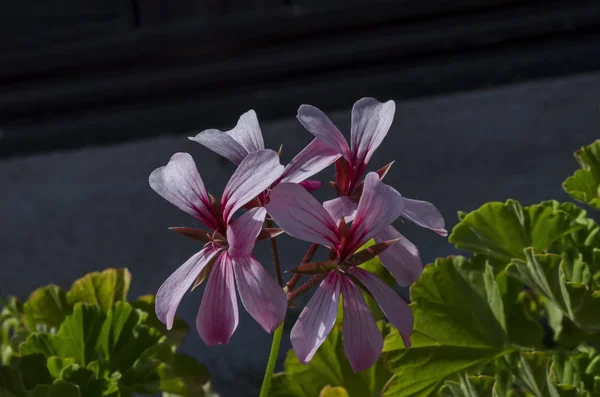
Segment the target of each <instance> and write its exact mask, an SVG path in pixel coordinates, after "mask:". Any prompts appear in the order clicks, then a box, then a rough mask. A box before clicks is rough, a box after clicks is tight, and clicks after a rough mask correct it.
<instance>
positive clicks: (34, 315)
mask: <svg viewBox="0 0 600 397" xmlns="http://www.w3.org/2000/svg"><path fill="white" fill-rule="evenodd" d="M23 311H24V313H23V321H24V323H25V325H26V326H27V328H28V329H29V331H30V332H35V331H36V330H38V327H40V326H43V327H46V328H55V329H58V327H60V324H61V323H62V322H63V320H64V319H65V317H66V316H67V315H68V314H70V313H71V305H69V304H68V303H67V297H66V294H65V292H64V291H63V290H62V289H61V288H60V287H58V286H56V285H48V286H46V287H42V288H38V289H36V290H35V291H33V293H32V294H31V295H29V298H28V299H27V302H25V304H24V306H23Z"/></svg>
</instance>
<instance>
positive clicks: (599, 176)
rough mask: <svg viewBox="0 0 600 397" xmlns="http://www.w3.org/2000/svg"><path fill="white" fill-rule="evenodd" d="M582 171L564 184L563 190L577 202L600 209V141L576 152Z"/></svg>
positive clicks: (576, 172) (578, 171) (577, 172)
mask: <svg viewBox="0 0 600 397" xmlns="http://www.w3.org/2000/svg"><path fill="white" fill-rule="evenodd" d="M575 158H576V159H577V161H578V162H579V165H580V166H581V169H579V170H577V171H575V173H574V174H573V176H570V177H569V178H567V180H566V181H565V182H564V183H563V189H564V190H565V191H566V192H567V193H568V194H569V195H571V197H573V198H574V199H575V200H579V201H582V202H584V203H587V204H588V205H590V206H591V207H593V208H596V209H600V140H597V141H595V142H594V143H592V144H591V145H588V146H584V147H582V148H581V149H580V150H578V151H577V152H575Z"/></svg>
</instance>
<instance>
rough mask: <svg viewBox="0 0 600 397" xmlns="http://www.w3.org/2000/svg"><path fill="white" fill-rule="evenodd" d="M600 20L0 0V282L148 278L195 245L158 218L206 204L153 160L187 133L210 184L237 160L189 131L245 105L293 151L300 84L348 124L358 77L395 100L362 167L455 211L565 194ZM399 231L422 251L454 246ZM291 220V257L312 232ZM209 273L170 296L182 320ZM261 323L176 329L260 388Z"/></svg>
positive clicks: (196, 1)
mask: <svg viewBox="0 0 600 397" xmlns="http://www.w3.org/2000/svg"><path fill="white" fill-rule="evenodd" d="M599 39H600V3H598V1H583V0H573V1H569V2H566V1H544V2H540V1H519V0H453V1H426V0H423V1H415V0H396V1H364V0H362V1H361V0H346V1H316V0H263V1H242V0H227V1H214V0H213V1H208V0H204V1H203V0H119V1H117V0H112V1H111V0H87V1H79V0H55V1H52V2H42V1H39V0H19V1H8V0H3V1H1V2H0V88H1V90H0V186H2V190H1V192H2V193H1V194H0V221H1V222H2V226H3V227H2V229H1V231H0V255H1V258H2V276H1V278H0V279H1V280H2V293H3V295H4V294H14V295H17V296H20V297H23V298H24V297H26V296H27V294H28V293H29V292H31V291H32V290H33V289H34V288H37V287H39V286H41V285H44V284H47V283H49V282H54V283H57V284H59V285H62V286H64V287H68V286H69V285H70V283H71V282H72V281H73V280H74V279H76V278H78V277H80V276H81V275H83V274H84V273H85V272H88V271H93V270H99V269H102V268H105V267H128V268H129V269H131V271H132V272H133V286H132V295H140V294H144V293H151V292H155V291H156V289H157V288H158V287H159V286H160V284H161V283H162V281H164V279H165V278H166V277H167V276H168V275H169V274H170V273H171V272H172V271H173V270H175V269H176V268H177V266H179V265H180V264H181V263H183V262H184V261H185V260H186V259H187V258H188V257H189V256H191V255H192V254H193V253H194V252H195V251H196V250H197V249H198V248H199V247H198V246H197V245H196V244H194V242H192V241H189V240H186V239H185V238H183V237H180V236H177V235H174V234H173V233H170V232H168V231H167V229H166V228H167V227H168V226H183V225H186V226H198V223H197V222H196V221H195V220H193V219H192V218H190V217H188V216H186V215H185V214H183V213H181V212H180V211H178V210H177V209H175V208H174V207H172V206H171V205H169V204H168V203H167V202H165V201H164V200H162V199H161V198H160V197H158V196H157V195H156V194H155V193H153V192H152V190H151V189H150V188H149V186H148V182H147V180H148V175H149V174H150V172H151V171H152V170H153V169H154V168H156V167H158V166H161V165H163V164H165V163H166V162H167V161H168V159H169V157H170V156H171V154H173V153H174V152H176V151H188V152H190V153H191V154H192V155H193V156H194V158H195V159H196V162H197V164H198V167H199V168H200V172H201V174H202V176H203V178H204V180H205V183H206V185H207V186H208V188H209V190H211V191H212V192H213V193H215V194H217V195H218V194H220V192H221V191H222V190H221V189H222V188H223V186H224V185H225V183H226V181H227V179H228V177H229V175H230V174H231V172H232V171H233V169H234V168H233V166H232V165H231V164H229V163H228V162H227V161H224V160H223V159H220V158H219V157H218V156H217V155H215V154H213V153H210V152H208V151H207V150H206V149H204V148H203V147H201V146H200V145H198V144H196V143H193V142H190V141H188V140H187V136H192V135H195V134H196V133H197V132H199V131H201V130H203V129H206V128H220V129H229V128H231V127H233V126H234V125H235V122H236V120H237V118H238V117H239V115H240V114H241V113H243V112H244V111H246V110H248V109H250V108H253V109H255V110H256V111H257V113H258V116H259V119H260V121H261V126H262V128H263V133H264V135H265V140H266V144H267V146H268V147H271V148H274V149H276V148H278V147H279V145H280V143H283V144H284V151H283V156H284V159H285V160H286V161H287V160H289V159H291V158H292V157H293V156H294V155H295V154H296V153H297V152H298V151H300V150H301V149H302V145H304V144H306V143H308V142H309V141H310V139H311V136H310V134H309V133H308V132H306V131H305V130H304V129H303V128H302V127H301V126H300V124H299V123H298V122H297V121H296V120H295V117H294V116H295V114H296V110H297V108H298V106H299V105H300V104H302V103H309V104H312V105H315V106H318V107H320V108H321V109H323V110H324V111H326V112H327V113H328V114H329V115H330V116H331V118H332V120H333V121H334V122H335V123H336V124H337V125H338V126H339V127H340V129H341V130H342V131H344V132H345V133H346V134H347V133H348V132H349V125H350V109H351V107H352V104H353V103H354V102H355V101H356V100H357V99H359V98H360V97H362V96H374V97H376V98H378V99H380V100H387V99H394V100H396V102H397V112H396V117H395V121H394V124H393V126H392V129H391V131H390V133H389V135H388V137H387V139H386V141H385V142H384V145H383V146H382V147H381V148H380V149H379V150H378V152H377V154H376V156H375V158H374V161H373V164H372V167H373V169H375V168H376V167H378V166H381V165H383V164H386V163H388V162H389V161H391V160H396V163H395V164H394V166H393V168H392V170H391V172H390V174H388V176H387V179H386V181H387V182H388V183H390V184H392V185H394V186H395V187H396V188H397V189H398V190H399V191H400V192H402V193H403V194H404V195H405V196H407V197H411V198H419V199H423V200H428V201H431V202H433V203H435V204H436V205H437V206H438V208H440V210H441V211H442V213H443V214H444V215H445V217H446V220H447V223H448V226H449V228H451V227H452V226H453V225H454V224H455V223H456V211H457V210H464V211H468V210H472V209H475V208H477V207H478V206H479V205H481V204H482V203H484V202H485V201H490V200H505V199H507V198H515V199H518V200H520V201H522V202H523V203H525V204H531V203H533V202H536V201H541V200H544V199H559V200H566V199H567V197H566V195H565V194H564V193H563V192H562V190H561V187H560V184H561V182H562V181H563V180H564V179H565V178H566V177H567V176H568V175H570V174H571V173H572V172H573V170H574V169H575V168H576V167H577V164H576V162H575V161H574V159H573V158H572V152H573V151H574V150H575V149H577V148H578V147H580V146H581V145H584V144H587V143H589V142H591V141H592V140H594V139H596V138H597V137H598V135H599V134H598V131H599V127H600V126H599V123H600V112H599V109H600V108H599V105H600V97H599V96H600V73H599V72H598V71H599V70H600V40H599ZM320 177H321V178H322V179H327V178H330V174H329V173H327V172H324V173H323V174H322V175H320ZM330 194H331V192H329V191H328V190H327V189H326V188H324V189H322V191H320V192H319V193H318V195H319V196H320V197H321V198H325V197H328V196H327V195H330ZM329 197H330V196H329ZM403 231H404V232H405V234H406V235H407V236H408V237H409V238H410V239H412V240H413V241H414V242H415V243H416V244H417V245H418V246H419V248H420V249H421V252H422V257H423V260H424V262H429V261H431V260H433V259H434V258H435V257H437V256H441V255H447V254H449V253H452V252H454V250H453V249H452V247H451V246H450V245H449V244H448V243H447V242H446V241H445V240H444V239H442V238H441V237H438V236H436V235H434V234H433V233H428V232H426V231H424V230H420V229H418V228H416V227H412V226H411V225H406V227H405V229H404V230H403ZM281 240H282V241H281V245H282V252H283V254H284V258H285V259H284V263H285V264H286V268H287V267H291V266H292V265H293V264H295V263H297V262H298V261H299V259H300V258H301V256H302V254H303V252H304V250H305V248H306V247H305V246H304V245H303V244H298V243H294V244H292V242H291V240H290V239H287V238H285V237H283V238H282V239H281ZM267 245H268V244H267ZM267 245H265V244H259V245H258V247H257V253H258V256H259V258H260V259H261V260H262V262H263V263H264V264H265V266H266V267H268V268H270V263H269V260H270V259H269V253H268V246H267ZM201 294H202V292H201V290H198V291H195V292H194V293H192V294H189V295H188V296H187V297H186V298H185V299H184V301H183V303H182V305H181V306H180V311H179V313H180V314H181V316H182V317H183V318H184V319H185V320H187V321H188V323H190V324H192V325H193V323H194V319H195V315H196V311H197V308H198V305H199V302H200V298H201ZM297 314H298V313H297V312H292V313H291V316H297ZM286 340H287V337H286ZM286 343H287V347H289V342H286ZM269 344H270V336H269V335H267V334H265V333H264V332H262V331H261V330H260V329H259V327H258V325H256V324H255V323H254V322H253V321H252V320H251V319H249V318H248V316H247V315H245V314H241V319H240V325H239V328H238V332H236V334H234V337H233V339H232V341H231V343H230V344H229V345H228V346H224V347H216V348H207V347H206V346H204V344H203V343H202V342H201V340H200V338H199V337H198V336H197V335H196V334H195V333H194V332H192V333H191V334H190V336H189V337H188V341H187V343H186V345H185V347H184V349H185V351H186V352H188V353H191V354H193V355H194V356H196V357H197V358H198V359H200V360H201V361H203V362H205V363H206V364H207V365H209V367H210V369H211V371H212V373H213V378H214V383H215V387H216V388H217V390H218V391H219V392H221V395H222V396H225V397H228V396H253V395H257V386H258V385H259V384H260V380H261V377H262V372H263V369H264V366H265V363H266V360H267V351H268V346H269ZM287 347H286V349H287ZM286 349H284V350H286Z"/></svg>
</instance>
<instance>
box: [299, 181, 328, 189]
mask: <svg viewBox="0 0 600 397" xmlns="http://www.w3.org/2000/svg"><path fill="white" fill-rule="evenodd" d="M298 184H299V185H300V186H302V187H303V188H305V189H306V190H308V191H309V192H312V191H314V190H318V189H320V188H321V186H323V182H321V181H317V180H314V179H307V180H305V181H302V182H299V183H298Z"/></svg>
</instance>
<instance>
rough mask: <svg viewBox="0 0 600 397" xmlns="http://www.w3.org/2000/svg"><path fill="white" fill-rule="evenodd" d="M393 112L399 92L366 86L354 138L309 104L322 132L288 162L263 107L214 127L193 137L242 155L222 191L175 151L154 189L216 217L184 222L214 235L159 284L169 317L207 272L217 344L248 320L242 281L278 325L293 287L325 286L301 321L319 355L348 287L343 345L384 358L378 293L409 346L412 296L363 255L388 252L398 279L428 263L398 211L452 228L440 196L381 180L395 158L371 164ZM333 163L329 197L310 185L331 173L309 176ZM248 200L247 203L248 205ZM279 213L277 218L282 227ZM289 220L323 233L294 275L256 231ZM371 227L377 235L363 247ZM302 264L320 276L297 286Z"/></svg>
mask: <svg viewBox="0 0 600 397" xmlns="http://www.w3.org/2000/svg"><path fill="white" fill-rule="evenodd" d="M394 112H395V104H394V102H393V101H387V102H385V103H380V102H378V101H377V100H375V99H373V98H363V99H361V100H359V101H358V102H356V103H355V104H354V107H353V109H352V125H351V131H350V144H348V142H347V141H346V138H344V136H343V134H342V133H341V132H340V131H339V130H338V129H337V128H336V126H335V125H334V124H333V123H332V122H331V120H330V119H329V118H328V117H327V116H326V115H325V114H324V113H323V112H322V111H320V110H319V109H317V108H316V107H313V106H310V105H302V106H300V109H299V110H298V116H297V117H298V120H299V121H300V123H302V125H303V126H304V127H305V128H306V129H307V130H308V131H309V132H310V133H311V134H313V135H314V137H315V139H313V141H312V142H310V143H309V144H308V145H307V146H306V147H305V148H304V149H303V150H302V151H301V152H300V153H298V155H297V156H296V157H294V159H292V161H291V162H290V163H289V164H288V165H287V166H285V167H284V166H283V165H281V163H280V157H279V155H278V153H277V152H275V151H273V150H271V149H265V146H264V141H263V137H262V133H261V130H260V126H259V124H258V119H257V117H256V113H255V112H254V111H253V110H250V111H248V112H247V113H244V114H243V115H242V116H241V117H240V119H239V121H238V123H237V125H236V126H235V128H233V129H232V130H229V131H224V132H223V131H219V130H215V129H210V130H206V131H203V132H200V133H199V134H198V135H197V136H195V137H193V138H190V139H191V140H193V141H196V142H198V143H200V144H202V145H203V146H205V147H206V148H208V149H210V150H212V151H214V152H216V153H218V154H219V155H221V156H223V157H225V158H227V159H229V160H230V161H232V162H233V163H235V164H236V165H237V166H238V167H237V169H236V171H235V172H234V173H233V175H232V176H231V178H230V180H229V182H228V183H227V185H226V187H225V190H224V191H223V194H222V195H221V198H220V199H216V198H215V197H213V196H212V195H211V194H209V193H208V191H207V189H206V188H205V186H204V182H203V181H202V178H201V176H200V174H199V173H198V169H197V168H196V165H195V163H194V160H193V159H192V156H190V155H189V154H187V153H176V154H175V155H173V156H172V157H171V159H170V161H169V163H168V164H167V165H166V166H164V167H160V168H158V169H156V170H155V171H154V172H152V174H151V175H150V186H151V187H152V189H154V190H155V191H156V192H157V193H158V194H159V195H161V196H162V197H163V198H165V199H166V200H167V201H169V202H170V203H172V204H173V205H175V206H177V207H178V208H180V209H181V210H183V211H185V212H187V213H188V214H190V215H191V216H193V217H195V218H197V219H198V220H200V221H201V222H202V223H203V224H204V225H205V226H206V229H204V230H201V229H193V228H173V229H174V230H176V231H178V232H180V233H182V234H184V235H186V236H188V237H191V238H194V239H196V240H199V241H200V242H202V244H203V247H202V249H201V250H200V251H199V252H198V253H196V254H195V255H193V256H192V257H191V258H190V259H189V260H188V261H187V262H185V263H184V264H183V265H181V266H180V267H179V268H178V269H177V270H175V272H174V273H173V274H172V275H171V276H170V277H169V278H168V279H167V280H166V281H165V282H164V284H163V285H162V286H161V287H160V289H159V290H158V293H157V296H156V313H157V315H158V318H159V319H160V320H161V321H162V322H163V323H165V324H166V325H167V327H168V328H171V327H172V325H173V321H174V316H175V311H176V310H177V307H178V305H179V303H180V301H181V299H182V298H183V296H184V294H185V293H186V292H187V291H188V290H190V288H192V289H193V288H195V287H196V286H197V285H198V284H200V283H201V282H202V281H203V280H207V285H206V289H205V291H204V296H203V298H202V302H201V304H200V309H199V312H198V316H197V320H196V327H197V330H198V333H199V335H200V337H201V338H202V339H203V340H204V342H205V343H206V344H208V345H215V344H226V343H227V342H229V340H230V338H231V336H232V334H233V332H234V331H235V329H236V327H237V325H238V304H237V296H236V287H237V293H238V294H239V296H240V299H241V302H242V304H243V306H244V308H245V309H246V310H247V311H248V313H249V314H250V315H251V316H252V317H253V318H254V319H255V320H256V321H257V322H258V323H259V324H260V325H261V326H262V328H263V329H264V330H265V331H267V332H272V331H273V330H274V329H275V328H277V327H278V326H279V325H280V324H281V323H282V321H283V320H284V317H285V313H286V310H287V307H288V304H289V303H291V302H292V301H293V300H294V298H296V297H297V296H298V295H300V294H301V293H305V292H307V291H309V290H310V289H311V288H312V287H317V289H316V291H315V292H314V294H313V296H312V298H311V299H310V301H309V302H308V304H307V305H306V307H305V308H304V309H303V310H302V313H301V314H300V317H299V318H298V320H297V322H296V324H295V325H294V326H293V328H292V331H291V342H292V345H293V348H294V351H295V353H296V355H297V357H298V358H299V359H300V361H302V362H303V363H307V362H308V361H310V360H311V358H312V357H313V356H314V354H315V352H316V351H317V349H318V348H319V346H320V345H321V344H322V343H323V341H324V340H325V338H326V337H327V335H328V333H329V332H330V331H331V329H332V328H333V326H334V323H335V320H336V314H337V311H338V306H339V300H340V297H343V311H344V313H343V334H342V335H343V341H344V349H345V352H346V355H347V357H348V360H349V362H350V364H351V366H352V368H353V370H354V371H355V372H358V371H361V370H363V369H366V368H368V367H370V366H372V365H373V364H374V363H375V362H376V361H377V358H378V357H379V355H380V353H381V350H382V347H383V340H382V337H381V333H380V332H379V330H378V328H377V326H376V324H375V321H374V319H373V317H372V315H371V313H370V311H369V309H368V306H367V304H366V303H365V299H364V298H363V293H366V294H368V295H370V296H371V297H373V298H374V299H375V301H376V302H377V303H378V305H379V306H380V307H381V310H382V311H383V313H384V314H385V316H386V317H387V319H388V320H389V321H390V323H392V324H393V325H394V326H395V327H397V328H398V330H399V332H400V334H401V335H402V338H403V340H404V343H405V345H406V346H409V345H410V334H411V331H412V327H413V317H412V313H411V310H410V308H409V306H408V305H407V304H406V303H405V302H404V300H403V299H402V298H401V297H400V296H399V295H398V294H397V293H396V292H395V291H394V290H393V289H392V288H390V287H389V286H388V285H387V284H385V283H384V282H383V281H381V280H380V279H379V278H378V277H377V276H375V275H374V274H372V273H370V272H368V271H366V270H364V269H362V268H360V267H359V265H360V264H362V263H364V262H366V261H368V260H370V259H372V258H373V257H375V256H379V257H380V259H381V261H382V263H383V264H384V266H385V267H386V268H387V269H388V270H389V271H390V273H391V274H392V275H393V276H394V278H395V280H396V281H397V282H398V284H399V285H402V286H406V285H409V284H411V283H413V282H414V281H415V280H416V279H417V278H418V277H419V275H420V274H421V271H422V264H421V259H420V257H419V251H418V249H417V248H416V247H415V246H414V245H413V244H412V243H411V242H410V241H408V240H407V239H406V238H405V237H404V236H402V235H401V234H400V233H399V232H398V231H397V230H396V229H395V228H394V227H393V226H392V224H393V222H394V221H396V220H397V219H398V218H405V219H407V220H409V221H412V222H414V223H416V224H418V225H420V226H423V227H426V228H428V229H431V230H433V231H434V232H436V233H438V234H440V235H442V236H446V235H447V232H446V230H445V229H444V219H443V217H442V216H441V214H440V213H439V211H438V210H437V209H436V208H435V206H434V205H433V204H431V203H428V202H425V201H419V200H413V199H408V198H405V197H402V195H401V194H400V193H399V192H398V191H396V190H395V189H394V188H393V187H391V186H388V185H386V184H385V183H383V182H382V180H383V179H384V177H385V175H386V174H387V173H388V171H389V170H390V167H391V163H390V164H389V165H387V166H386V167H384V168H382V169H380V170H378V171H376V172H369V173H366V171H367V166H368V163H369V160H370V159H371V157H372V156H373V154H374V152H375V150H376V149H377V148H378V147H379V145H380V144H381V143H382V141H383V139H384V138H385V136H386V135H387V133H388V130H389V128H390V126H391V124H392V120H393V117H394ZM332 164H335V181H333V182H331V186H333V188H334V190H335V193H336V198H334V199H332V200H329V201H325V202H324V203H320V202H319V201H318V200H317V199H316V198H315V197H314V196H313V195H312V194H311V193H310V191H311V190H314V189H318V188H320V187H321V182H319V181H315V180H310V179H309V178H311V177H312V176H314V175H315V174H317V173H318V172H320V171H322V170H323V169H325V168H326V167H328V166H330V165H332ZM365 173H366V175H365ZM240 210H244V212H243V213H241V214H238V212H242V211H240ZM273 221H274V222H275V223H276V224H277V226H278V227H273V225H272V222H273ZM282 232H284V233H287V234H288V235H290V236H292V237H294V238H296V239H298V240H303V241H306V242H309V243H312V245H311V246H310V247H309V248H308V251H307V255H306V256H305V258H304V259H303V260H302V261H301V263H300V264H299V266H297V267H295V268H294V269H286V270H290V271H291V272H292V273H294V275H293V277H292V279H291V280H289V281H288V282H287V284H285V285H284V284H283V282H282V279H281V269H279V260H278V258H274V259H275V263H276V273H277V278H278V281H279V282H278V281H276V280H275V278H273V277H272V276H271V275H270V274H269V272H267V271H266V270H265V268H264V267H263V266H262V264H261V263H260V262H259V261H258V259H257V258H256V257H255V256H254V255H253V254H252V251H253V248H254V245H255V242H256V241H257V240H262V239H271V240H272V243H273V244H275V241H274V239H275V237H276V236H277V235H278V234H280V233H282ZM371 239H374V240H375V245H372V246H370V247H369V248H367V249H364V250H361V251H358V252H357V250H359V248H360V247H361V246H363V245H364V244H365V243H366V242H368V241H369V240H371ZM319 246H323V247H326V248H327V249H328V250H329V260H328V261H325V262H311V258H312V255H313V254H314V252H315V251H316V249H317V247H319ZM289 262H290V259H289V258H286V263H289ZM302 275H309V276H311V278H310V280H308V281H307V282H305V283H304V284H303V285H301V286H299V287H298V288H296V285H297V284H298V282H299V279H300V278H301V276H302Z"/></svg>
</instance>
